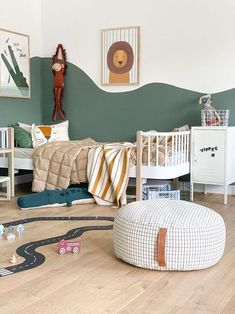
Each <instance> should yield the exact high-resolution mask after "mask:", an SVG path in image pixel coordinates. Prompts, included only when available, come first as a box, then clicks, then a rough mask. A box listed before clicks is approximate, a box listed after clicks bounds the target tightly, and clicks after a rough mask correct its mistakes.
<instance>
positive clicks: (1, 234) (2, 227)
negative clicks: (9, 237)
mask: <svg viewBox="0 0 235 314" xmlns="http://www.w3.org/2000/svg"><path fill="white" fill-rule="evenodd" d="M3 234H4V226H3V225H0V239H2V236H3Z"/></svg>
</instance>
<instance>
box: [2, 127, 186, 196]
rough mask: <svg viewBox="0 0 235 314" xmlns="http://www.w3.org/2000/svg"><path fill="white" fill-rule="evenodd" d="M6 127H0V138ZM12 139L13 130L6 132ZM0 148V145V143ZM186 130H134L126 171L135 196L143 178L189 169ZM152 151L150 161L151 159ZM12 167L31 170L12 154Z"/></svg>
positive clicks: (175, 175)
mask: <svg viewBox="0 0 235 314" xmlns="http://www.w3.org/2000/svg"><path fill="white" fill-rule="evenodd" d="M3 131H4V132H6V128H0V138H1V134H2V132H3ZM9 134H10V135H9V136H10V137H11V139H10V141H11V142H12V138H13V139H14V133H13V132H11V133H9ZM0 148H1V146H0ZM144 148H145V151H146V152H147V163H144V164H143V162H142V161H143V149H144ZM160 148H161V152H162V149H163V150H164V165H160V164H159V152H160ZM189 150H190V131H180V132H157V131H149V132H143V131H138V132H137V164H136V166H135V167H132V168H131V169H130V172H129V176H130V177H131V178H136V199H137V200H141V199H142V182H143V181H144V180H146V179H166V180H167V179H175V178H178V177H180V176H183V175H185V174H188V173H189V172H190V156H189ZM153 152H154V154H155V157H154V164H153V161H152V160H151V159H152V157H153V156H152V155H153ZM0 168H8V158H7V156H5V155H4V154H3V155H1V156H0ZM14 169H16V170H17V169H22V170H33V160H32V158H14Z"/></svg>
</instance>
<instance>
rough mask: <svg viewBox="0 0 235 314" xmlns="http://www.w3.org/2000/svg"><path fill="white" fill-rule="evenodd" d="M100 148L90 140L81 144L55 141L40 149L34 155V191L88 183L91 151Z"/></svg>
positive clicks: (80, 142) (85, 140) (78, 142)
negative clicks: (93, 148)
mask: <svg viewBox="0 0 235 314" xmlns="http://www.w3.org/2000/svg"><path fill="white" fill-rule="evenodd" d="M99 145H101V143H98V142H96V141H94V140H93V139H91V138H87V139H84V140H81V141H63V142H52V143H48V144H44V145H41V146H39V147H38V148H37V149H36V151H35V153H34V155H33V166H34V171H33V177H34V179H33V185H32V190H33V191H34V192H42V191H44V190H45V189H48V190H54V189H64V188H67V187H68V186H69V185H70V184H75V183H80V182H87V173H86V172H87V155H88V151H89V148H91V147H97V146H99Z"/></svg>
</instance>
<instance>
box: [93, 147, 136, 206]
mask: <svg viewBox="0 0 235 314" xmlns="http://www.w3.org/2000/svg"><path fill="white" fill-rule="evenodd" d="M134 147H135V146H134V145H133V144H131V143H112V144H105V145H103V146H101V147H96V148H91V149H90V150H89V154H88V164H87V178H88V182H89V188H88V191H89V192H90V193H91V194H93V196H94V198H95V201H96V202H97V204H99V205H115V206H120V205H125V204H126V187H127V184H128V179H129V163H130V154H131V149H132V148H134Z"/></svg>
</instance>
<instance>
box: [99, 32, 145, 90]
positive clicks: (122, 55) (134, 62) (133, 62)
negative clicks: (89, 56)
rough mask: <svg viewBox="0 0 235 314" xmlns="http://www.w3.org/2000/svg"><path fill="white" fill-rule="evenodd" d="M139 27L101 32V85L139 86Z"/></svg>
mask: <svg viewBox="0 0 235 314" xmlns="http://www.w3.org/2000/svg"><path fill="white" fill-rule="evenodd" d="M139 45H140V27H139V26H128V27H120V28H109V29H102V30H101V85H134V84H139V50H140V49H139Z"/></svg>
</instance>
